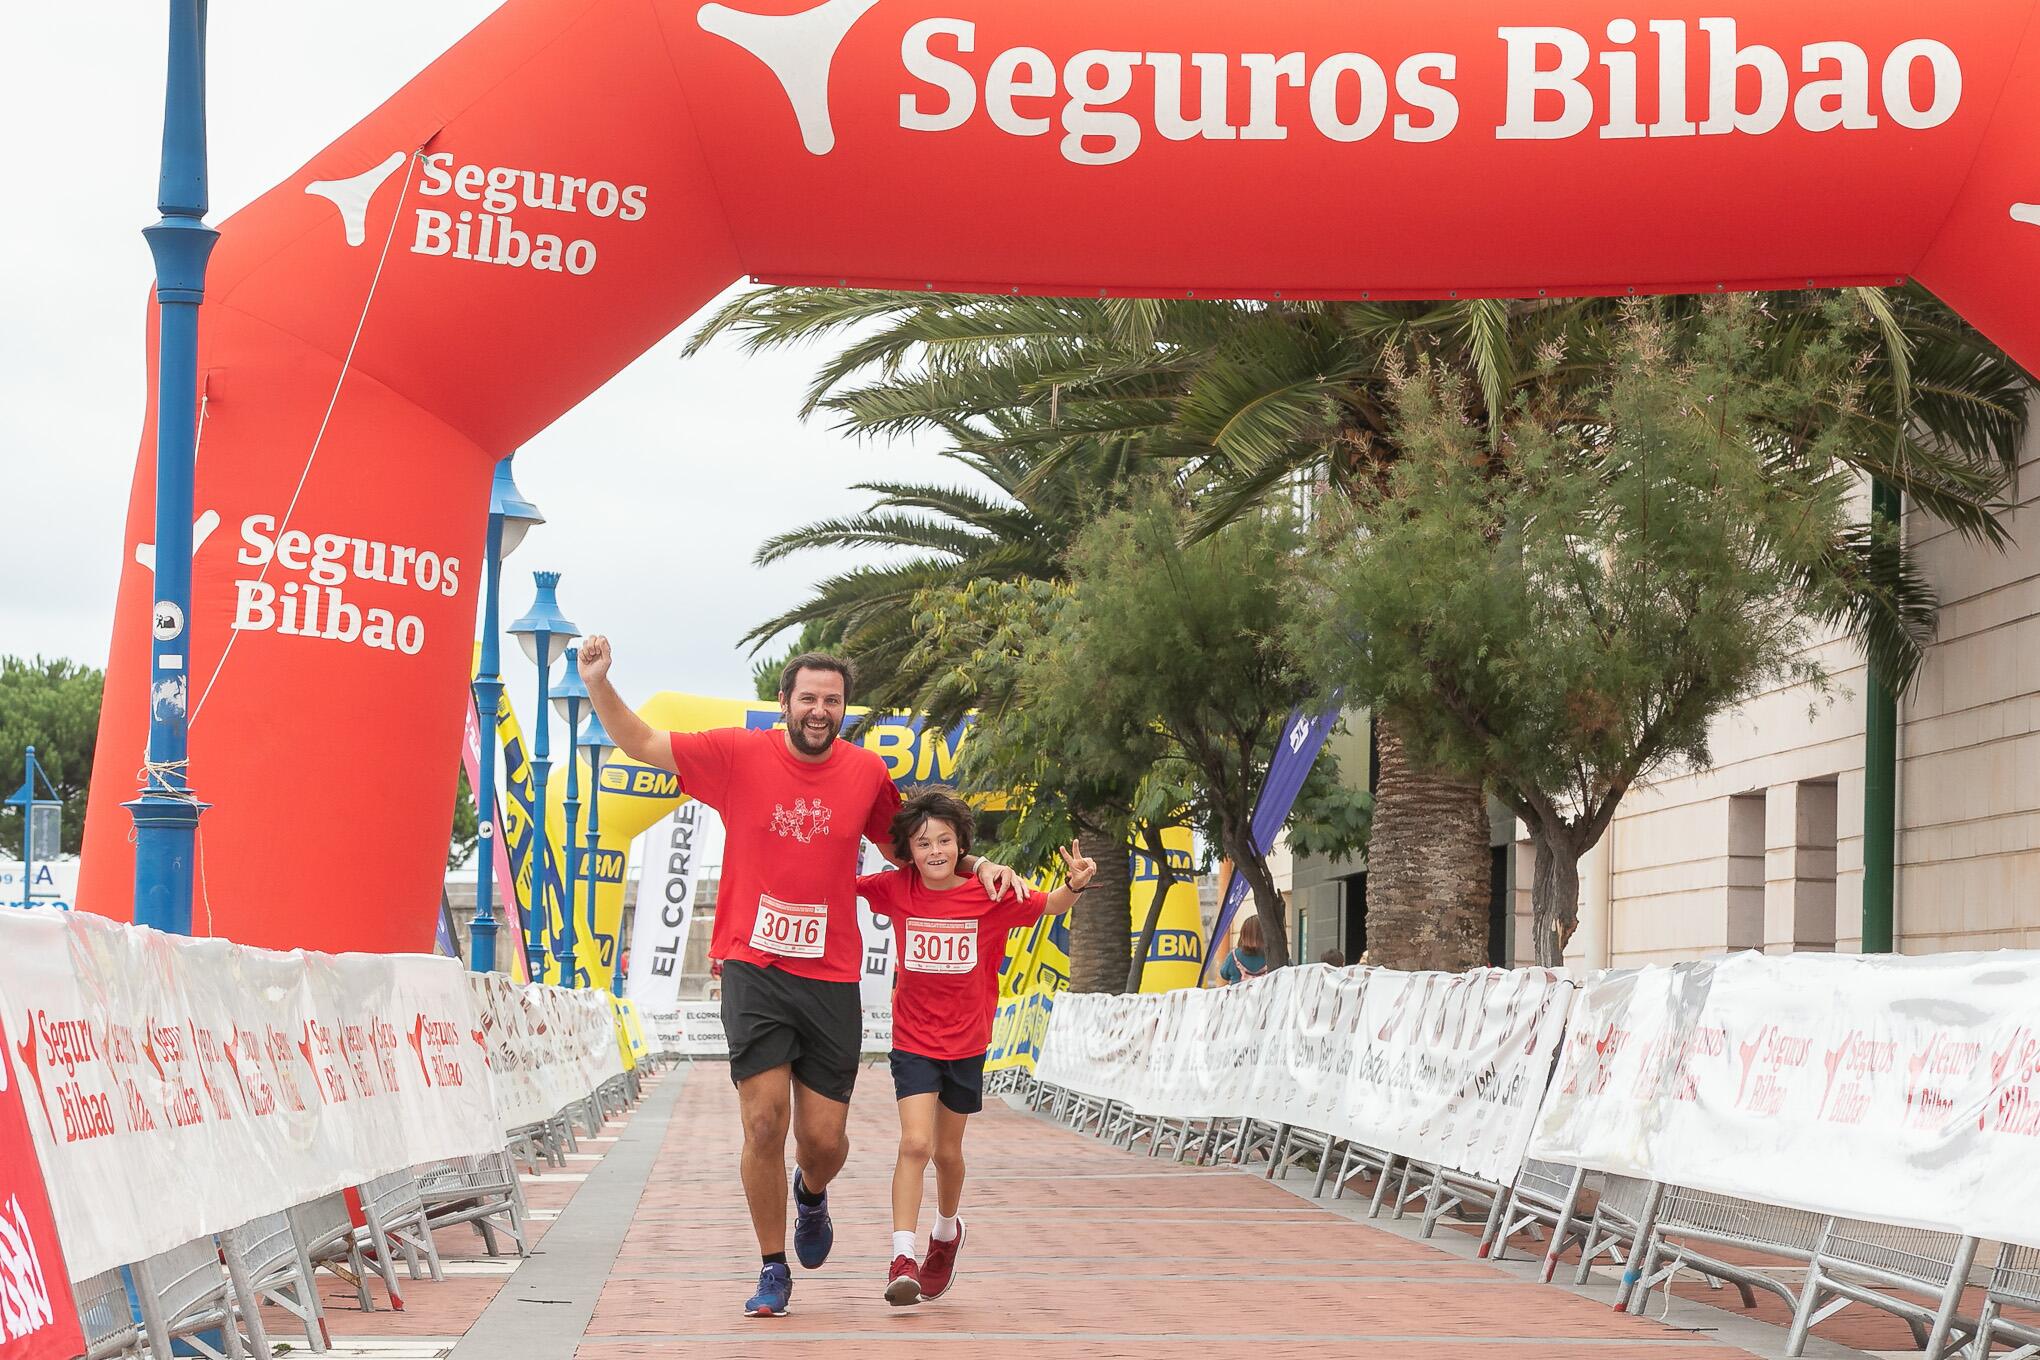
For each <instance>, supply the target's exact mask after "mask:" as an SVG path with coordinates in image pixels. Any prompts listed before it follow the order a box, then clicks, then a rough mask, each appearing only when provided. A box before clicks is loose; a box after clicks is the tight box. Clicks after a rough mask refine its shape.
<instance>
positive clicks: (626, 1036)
mask: <svg viewBox="0 0 2040 1360" xmlns="http://www.w3.org/2000/svg"><path fill="white" fill-rule="evenodd" d="M609 1008H610V1010H612V1011H613V1012H615V1014H616V1047H617V1051H618V1052H620V1053H621V1054H622V1055H623V1070H624V1071H626V1072H630V1071H634V1070H636V1068H637V1065H638V1064H639V1063H640V1062H642V1061H643V1060H644V1058H645V1056H646V1054H647V1053H649V1052H650V1051H651V1050H650V1049H649V1047H648V1046H647V1045H646V1044H645V1030H644V1025H643V1024H642V1023H641V1022H640V1021H639V1019H638V1009H637V1003H636V1002H635V1001H625V1000H623V999H622V998H621V997H616V996H612V997H610V998H609Z"/></svg>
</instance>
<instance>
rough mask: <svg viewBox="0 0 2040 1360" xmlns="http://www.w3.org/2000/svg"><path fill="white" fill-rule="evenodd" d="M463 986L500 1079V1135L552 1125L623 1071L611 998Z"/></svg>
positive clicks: (595, 991)
mask: <svg viewBox="0 0 2040 1360" xmlns="http://www.w3.org/2000/svg"><path fill="white" fill-rule="evenodd" d="M466 978H467V986H468V992H469V997H470V1003H471V1004H472V1006H473V1008H474V1014H475V1019H476V1024H477V1026H478V1027H479V1029H480V1031H481V1034H482V1036H483V1041H484V1043H485V1044H486V1046H487V1049H488V1053H489V1065H490V1067H491V1069H492V1071H493V1073H494V1077H495V1090H496V1108H497V1117H498V1125H499V1131H500V1134H501V1135H507V1134H508V1133H509V1132H510V1131H511V1130H513V1129H520V1128H524V1127H526V1126H528V1125H531V1124H536V1123H540V1122H542V1121H544V1120H547V1119H550V1118H552V1117H553V1116H554V1115H556V1114H558V1113H559V1112H560V1111H561V1110H563V1109H565V1108H566V1107H567V1106H568V1105H570V1104H572V1103H573V1102H575V1101H577V1100H585V1099H586V1098H587V1096H588V1093H589V1092H590V1091H593V1090H594V1089H595V1088H596V1087H597V1086H600V1085H601V1084H602V1083H603V1082H605V1081H607V1080H608V1079H609V1078H611V1077H613V1076H616V1075H618V1074H620V1073H621V1072H622V1071H623V1054H622V1052H621V1051H620V1050H619V1049H618V1048H617V1044H616V1020H615V1012H614V1011H613V1010H612V1009H611V1007H610V1004H609V993H607V992H605V991H603V990H601V989H599V988H581V989H579V990H570V989H568V988H565V987H551V986H546V985H545V984H543V983H532V982H512V981H511V980H510V979H509V978H507V977H505V976H504V975H503V974H501V973H468V974H466ZM502 1141H503V1140H502V1137H501V1136H499V1137H498V1139H497V1146H501V1145H502Z"/></svg>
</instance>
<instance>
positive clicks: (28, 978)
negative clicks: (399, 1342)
mask: <svg viewBox="0 0 2040 1360" xmlns="http://www.w3.org/2000/svg"><path fill="white" fill-rule="evenodd" d="M466 976H467V975H466V973H465V972H464V971H463V969H462V968H461V966H460V964H459V963H458V962H456V961H455V960H453V959H448V958H439V957H434V956H429V955H366V954H343V955H329V954H312V953H304V952H291V953H278V952H275V951H271V950H261V949H251V948H248V947H245V946H242V945H236V944H232V943H230V942H228V941H225V940H211V939H200V940H187V939H182V938H179V937H175V936H168V935H163V934H160V933H158V932H156V931H152V930H141V929H136V928H134V927H132V926H125V925H120V924H118V923H115V922H112V921H108V920H105V919H103V918H101V917H97V916H89V915H84V914H77V913H64V912H56V911H49V910H36V911H7V912H0V1010H4V1014H5V1015H6V1017H7V1023H8V1029H9V1031H10V1034H11V1035H12V1037H13V1042H12V1043H11V1044H10V1049H11V1051H10V1052H9V1053H8V1054H7V1055H6V1059H5V1060H6V1061H9V1062H11V1063H12V1064H13V1067H14V1071H15V1074H16V1076H17V1078H18V1079H19V1080H20V1082H21V1086H22V1089H23V1092H24V1095H25V1096H26V1097H27V1099H26V1102H25V1103H27V1104H28V1105H29V1107H30V1115H29V1125H30V1127H31V1129H32V1130H33V1132H34V1135H35V1140H36V1144H37V1148H38V1150H39V1152H40V1154H41V1157H42V1162H43V1167H44V1170H45V1173H46V1175H47V1178H48V1181H49V1186H50V1192H51V1199H52V1204H53V1207H54V1209H55V1212H56V1220H57V1226H58V1231H59V1234H60V1236H61V1238H62V1240H63V1245H64V1253H65V1256H66V1258H67V1260H68V1263H69V1266H70V1269H71V1271H72V1273H73V1274H74V1276H76V1277H79V1278H82V1277H84V1276H86V1275H90V1274H93V1273H96V1272H98V1271H101V1270H106V1269H108V1268H110V1267H112V1266H116V1265H121V1264H124V1263H127V1262H130V1261H134V1260H138V1259H140V1258H141V1257H144V1256H147V1255H150V1254H152V1253H155V1252H159V1251H164V1250H167V1249H168V1248H170V1247H173V1246H176V1245H178V1244H179V1243H182V1242H186V1241H189V1240H190V1239H192V1238H194V1237H197V1236H200V1235H202V1234H204V1233H209V1232H217V1231H220V1230H222V1229H224V1228H229V1227H233V1226H235V1225H236V1224H240V1223H244V1222H246V1221H247V1220H249V1219H251V1218H254V1217H257V1216H258V1215H261V1214H266V1213H273V1212H275V1211H276V1210H279V1209H282V1208H285V1207H287V1206H288V1205H291V1204H295V1203H298V1202H300V1201H303V1200H306V1199H309V1198H312V1197H314V1196H317V1195H321V1194H326V1193H329V1192H331V1191H334V1190H338V1189H340V1188H342V1187H344V1186H349V1185H355V1184H358V1183H360V1182H362V1181H364V1180H367V1179H369V1178H370V1177H372V1176H376V1175H381V1174H383V1173H385V1172H388V1171H391V1170H394V1169H396V1168H399V1167H404V1166H410V1165H413V1164H415V1163H419V1162H425V1161H431V1160H433V1159H436V1158H445V1157H455V1156H462V1155H466V1154H470V1153H481V1152H488V1151H491V1150H493V1149H495V1148H497V1147H500V1146H501V1144H502V1135H501V1127H500V1125H499V1123H498V1121H497V1116H496V1109H495V1103H494V1097H493V1093H492V1081H491V1077H490V1070H489V1063H488V1058H487V1051H486V1048H485V1046H484V1038H483V1035H482V1033H481V1030H480V1028H479V1027H478V1026H477V1025H476V1024H475V1016H474V1011H473V1009H472V1007H471V1006H470V1004H469V1000H468V988H467V983H466V981H465V978H466ZM611 1046H612V1048H613V1047H614V1044H613V1043H612V1045H611ZM31 1092H32V1093H33V1094H32V1095H31V1094H29V1093H31Z"/></svg>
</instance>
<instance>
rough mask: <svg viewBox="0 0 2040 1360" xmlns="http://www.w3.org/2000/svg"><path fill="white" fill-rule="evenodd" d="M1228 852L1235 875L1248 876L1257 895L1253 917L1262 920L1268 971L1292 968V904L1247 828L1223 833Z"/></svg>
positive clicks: (1262, 940)
mask: <svg viewBox="0 0 2040 1360" xmlns="http://www.w3.org/2000/svg"><path fill="white" fill-rule="evenodd" d="M1221 839H1223V840H1224V841H1225V852H1226V854H1228V855H1230V856H1231V857H1232V862H1233V872H1234V873H1236V874H1245V875H1246V877H1247V886H1248V887H1249V888H1251V889H1253V892H1254V914H1255V915H1256V916H1258V917H1260V918H1261V957H1262V958H1264V959H1266V960H1267V963H1268V967H1269V968H1270V969H1271V970H1273V969H1276V968H1287V967H1288V966H1289V904H1288V903H1286V902H1284V901H1283V900H1282V893H1281V891H1280V890H1279V889H1277V888H1276V886H1275V876H1274V875H1273V874H1271V873H1269V872H1268V861H1267V860H1266V859H1264V858H1262V857H1261V856H1260V855H1259V854H1257V853H1256V852H1255V850H1254V846H1253V837H1252V835H1251V833H1250V831H1249V829H1248V827H1247V826H1246V825H1245V824H1241V825H1239V826H1226V827H1223V828H1222V829H1221Z"/></svg>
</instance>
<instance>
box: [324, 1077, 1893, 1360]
mask: <svg viewBox="0 0 2040 1360" xmlns="http://www.w3.org/2000/svg"><path fill="white" fill-rule="evenodd" d="M889 1096H890V1089H889V1086H888V1084H887V1081H886V1073H885V1071H884V1068H883V1066H879V1067H875V1068H869V1069H867V1070H866V1071H865V1072H864V1074H863V1075H862V1077H861V1079H860V1081H859V1099H858V1100H857V1102H856V1103H855V1105H854V1106H853V1107H852V1116H851V1138H852V1150H851V1156H850V1163H849V1166H848V1167H847V1168H846V1170H845V1172H844V1174H843V1175H842V1177H841V1178H839V1179H838V1180H837V1182H836V1183H835V1186H834V1187H833V1190H832V1202H833V1209H834V1213H835V1218H836V1231H837V1238H836V1252H835V1255H834V1256H833V1257H832V1258H831V1260H830V1262H829V1264H828V1265H827V1266H826V1267H824V1268H823V1269H822V1270H820V1271H816V1272H809V1271H802V1270H798V1269H796V1271H795V1284H794V1295H793V1311H792V1314H791V1316H788V1317H785V1318H779V1319H772V1320H756V1321H754V1320H749V1319H746V1318H744V1317H743V1316H742V1313H741V1305H742V1302H743V1300H744V1298H745V1297H746V1296H747V1295H748V1294H749V1293H750V1292H751V1289H752V1287H753V1285H754V1283H755V1281H756V1278H757V1266H756V1261H757V1254H756V1246H755V1243H754V1242H753V1240H752V1237H751V1231H750V1223H749V1220H748V1218H747V1217H746V1216H745V1214H744V1209H743V1201H742V1197H741V1195H740V1193H739V1191H738V1188H737V1182H736V1161H737V1146H738V1128H737V1118H736V1100H735V1094H734V1092H733V1091H732V1089H731V1087H730V1084H729V1079H728V1074H727V1072H726V1070H725V1069H724V1068H723V1067H722V1066H721V1065H719V1064H701V1065H698V1066H694V1067H691V1068H682V1069H680V1070H679V1071H678V1072H676V1073H674V1074H672V1075H669V1076H666V1077H663V1078H660V1079H659V1080H658V1081H657V1082H656V1083H655V1084H654V1085H653V1086H652V1087H651V1088H650V1093H649V1094H648V1096H647V1099H646V1100H645V1102H644V1103H643V1104H642V1105H641V1106H640V1107H639V1108H638V1109H637V1110H636V1111H635V1112H634V1113H633V1115H632V1116H631V1118H630V1119H629V1120H628V1121H627V1122H625V1123H622V1124H618V1125H612V1126H611V1128H609V1129H608V1130H605V1133H607V1134H609V1135H611V1136H612V1137H613V1141H606V1142H604V1143H601V1144H597V1145H595V1147H594V1148H593V1149H591V1151H597V1152H601V1153H604V1154H605V1155H604V1156H602V1158H601V1159H600V1160H599V1161H591V1162H588V1163H583V1164H577V1166H576V1168H575V1170H577V1171H578V1170H579V1169H580V1167H581V1166H583V1165H585V1166H587V1167H588V1168H589V1170H588V1174H587V1175H586V1178H585V1179H584V1180H576V1181H562V1180H561V1179H560V1178H559V1177H557V1176H543V1177H540V1178H539V1180H538V1182H537V1184H536V1185H535V1186H532V1187H530V1188H531V1194H532V1197H533V1201H534V1204H535V1205H537V1206H548V1207H556V1208H558V1210H559V1217H558V1219H557V1221H555V1222H553V1223H551V1224H550V1225H548V1226H547V1230H546V1233H545V1236H544V1238H543V1239H542V1241H541V1243H540V1245H539V1248H538V1250H537V1252H536V1253H535V1254H534V1256H533V1258H532V1259H531V1260H530V1261H529V1262H527V1263H525V1264H524V1265H523V1267H522V1268H521V1269H520V1270H519V1271H518V1272H517V1274H515V1275H514V1276H511V1275H508V1274H504V1273H496V1274H484V1275H478V1276H468V1275H459V1274H456V1276H455V1278H453V1279H451V1280H449V1282H448V1283H447V1284H445V1285H432V1284H429V1283H421V1284H419V1285H416V1286H414V1287H412V1289H411V1291H410V1292H411V1308H410V1309H409V1311H407V1312H406V1313H404V1314H401V1315H399V1314H392V1313H389V1312H376V1313H371V1314H366V1315H364V1314H362V1313H360V1312H359V1311H357V1310H356V1309H355V1308H354V1306H353V1304H352V1301H351V1296H347V1298H346V1300H344V1301H343V1300H342V1299H341V1298H340V1297H339V1296H337V1295H335V1294H333V1293H331V1292H330V1291H329V1293H328V1298H329V1300H331V1301H332V1302H333V1303H334V1304H335V1305H337V1307H336V1309H335V1312H334V1315H333V1322H332V1330H333V1332H334V1333H335V1339H336V1341H338V1342H339V1343H340V1344H341V1346H342V1348H343V1353H345V1352H352V1353H354V1354H358V1355H366V1356H380V1357H385V1358H386V1360H410V1357H414V1356H415V1357H428V1356H448V1355H450V1356H451V1360H512V1357H515V1360H637V1357H650V1356H661V1357H675V1358H676V1360H694V1358H699V1360H709V1358H710V1357H713V1358H714V1360H750V1358H752V1357H759V1358H770V1360H795V1358H796V1357H809V1356H812V1357H817V1358H818V1360H867V1358H869V1360H877V1358H878V1357H888V1360H890V1358H891V1357H897V1356H899V1355H901V1354H903V1353H905V1351H904V1348H905V1347H907V1346H911V1345H913V1344H914V1343H915V1342H921V1343H925V1345H926V1347H927V1349H926V1352H925V1353H927V1354H930V1355H939V1356H940V1357H941V1360H976V1358H977V1357H994V1356H996V1357H999V1358H1000V1360H1011V1358H1012V1357H1015V1356H1025V1357H1043V1358H1044V1360H1065V1358H1067V1360H1076V1358H1077V1357H1084V1358H1085V1360H1093V1358H1098V1360H1103V1358H1107V1357H1143V1358H1144V1357H1156V1358H1157V1360H1159V1357H1164V1356H1180V1355H1182V1354H1185V1353H1186V1352H1187V1351H1188V1349H1189V1348H1191V1347H1198V1348H1213V1349H1210V1350H1209V1351H1208V1353H1210V1354H1214V1355H1218V1356H1229V1355H1235V1354H1246V1353H1249V1351H1250V1352H1251V1354H1252V1355H1253V1356H1255V1357H1256V1360H1317V1358H1318V1357H1324V1358H1325V1360H1330V1357H1335V1356H1336V1357H1341V1358H1342V1360H1343V1358H1345V1357H1352V1356H1355V1355H1364V1356H1368V1357H1381V1358H1383V1360H1447V1358H1448V1357H1450V1360H1464V1358H1465V1357H1489V1356H1492V1357H1495V1358H1496V1360H1504V1358H1505V1357H1506V1358H1507V1360H1561V1358H1563V1360H1738V1358H1746V1357H1749V1356H1753V1355H1754V1356H1762V1357H1770V1356H1777V1355H1781V1354H1782V1349H1783V1342H1784V1334H1783V1332H1782V1331H1779V1330H1777V1329H1776V1328H1774V1327H1771V1326H1768V1325H1765V1324H1763V1323H1761V1322H1758V1321H1756V1320H1754V1319H1751V1318H1747V1317H1743V1316H1741V1315H1740V1314H1739V1313H1737V1312H1734V1311H1729V1310H1717V1309H1715V1308H1711V1307H1706V1306H1702V1305H1699V1304H1697V1303H1694V1302H1689V1301H1686V1300H1684V1299H1681V1300H1678V1301H1675V1302H1674V1304H1673V1305H1672V1309H1671V1311H1670V1314H1669V1317H1668V1319H1667V1320H1665V1321H1660V1320H1659V1318H1658V1317H1657V1316H1656V1314H1657V1311H1658V1310H1657V1308H1655V1307H1654V1308H1653V1310H1652V1313H1653V1316H1651V1317H1650V1318H1647V1319H1646V1318H1634V1317H1628V1316H1624V1315H1621V1314H1617V1313H1614V1312H1613V1311H1611V1310H1610V1308H1609V1307H1608V1305H1607V1302H1606V1299H1607V1297H1608V1296H1609V1293H1610V1292H1611V1291H1610V1290H1609V1288H1608V1286H1607V1285H1605V1284H1597V1285H1593V1286H1589V1288H1588V1289H1587V1290H1585V1291H1572V1290H1569V1289H1565V1288H1560V1287H1551V1286H1545V1285H1540V1284H1538V1283H1536V1282H1535V1280H1534V1278H1532V1271H1531V1268H1530V1267H1529V1266H1528V1265H1526V1264H1518V1263H1514V1262H1505V1263H1501V1264H1494V1263H1488V1262H1482V1261H1476V1260H1473V1259H1472V1252H1473V1243H1472V1238H1471V1235H1470V1234H1468V1233H1466V1232H1459V1231H1451V1230H1446V1231H1441V1233H1440V1235H1439V1238H1438V1239H1437V1240H1436V1241H1434V1242H1422V1241H1418V1240H1416V1239H1415V1237H1414V1229H1415V1224H1414V1222H1411V1223H1408V1224H1388V1223H1368V1222H1366V1221H1365V1219H1364V1213H1365V1201H1364V1200H1361V1201H1358V1202H1356V1201H1354V1200H1352V1199H1347V1200H1342V1201H1335V1202H1332V1203H1328V1204H1320V1203H1316V1202H1313V1201H1310V1200H1309V1199H1308V1198H1307V1197H1306V1196H1307V1192H1308V1189H1309V1181H1308V1178H1304V1179H1303V1180H1301V1181H1300V1182H1298V1183H1296V1184H1294V1185H1290V1184H1282V1183H1271V1182H1269V1181H1267V1180H1265V1179H1264V1178H1262V1177H1261V1176H1260V1175H1258V1174H1252V1173H1247V1172H1242V1171H1238V1170H1235V1169H1233V1168H1230V1167H1226V1168H1208V1169H1198V1168H1193V1167H1183V1166H1176V1165H1174V1164H1172V1163H1169V1162H1166V1161H1154V1160H1150V1159H1149V1158H1147V1157H1145V1156H1143V1155H1138V1154H1128V1153H1126V1152H1123V1151H1120V1150H1118V1149H1116V1148H1111V1147H1107V1146H1105V1145H1104V1144H1102V1143H1100V1142H1099V1141H1097V1140H1096V1139H1093V1138H1090V1137H1085V1136H1080V1135H1078V1134H1075V1133H1072V1132H1070V1131H1068V1130H1067V1129H1064V1128H1061V1127H1059V1126H1057V1125H1054V1124H1051V1123H1049V1122H1047V1121H1046V1120H1044V1119H1042V1118H1039V1117H1037V1116H1035V1115H1032V1114H1029V1113H1027V1112H1025V1111H1020V1110H1014V1109H1010V1108H1007V1107H1006V1106H1005V1105H1003V1104H1001V1103H998V1102H994V1104H993V1107H992V1108H990V1109H988V1110H987V1111H986V1113H985V1114H984V1115H983V1116H980V1117H979V1118H978V1119H975V1120H973V1121H972V1131H971V1136H970V1141H969V1144H968V1152H969V1155H970V1158H971V1182H970V1189H969V1191H968V1192H967V1194H966V1197H965V1203H964V1216H965V1218H966V1220H967V1221H968V1222H969V1223H970V1227H971V1237H970V1244H969V1246H968V1247H967V1248H966V1251H965V1255H964V1257H963V1260H962V1263H961V1270H960V1272H959V1275H958V1279H957V1283H956V1285H955V1287H954V1288H953V1289H952V1291H951V1292H950V1294H949V1295H948V1296H947V1297H945V1298H943V1299H940V1300H936V1301H934V1302H932V1303H927V1304H923V1305H921V1306H919V1307H916V1308H909V1309H895V1308H891V1307H888V1306H887V1304H886V1303H885V1300H884V1299H883V1298H882V1297H881V1289H882V1286H883V1279H884V1270H885V1265H886V1261H887V1253H888V1250H889V1232H890V1224H889V1221H888V1219H889V1212H888V1210H887V1207H886V1206H887V1202H888V1201H887V1193H888V1186H889V1183H890V1177H891V1171H892V1152H893V1147H894V1144H895V1141H896V1138H897V1125H896V1122H895V1117H894V1113H893V1108H892V1102H891V1100H890V1098H889ZM457 1234H458V1230H456V1234H455V1235H450V1236H448V1237H446V1238H443V1239H442V1242H443V1243H444V1244H445V1245H446V1246H447V1247H448V1248H450V1249H452V1250H453V1251H455V1252H457V1253H460V1254H464V1255H468V1256H472V1255H473V1254H474V1248H475V1246H476V1244H475V1243H474V1242H473V1240H472V1235H470V1236H469V1238H467V1239H462V1238H460V1237H459V1236H458V1235H457ZM485 1269H494V1268H487V1267H485ZM456 1270H458V1267H456ZM1681 1292H1684V1291H1681ZM1701 1292H1703V1293H1704V1290H1703V1291H1701ZM1729 1298H1730V1299H1732V1298H1733V1296H1732V1295H1730V1296H1729ZM1855 1311H1856V1310H1851V1312H1852V1313H1853V1312H1855ZM1845 1316H1846V1315H1845ZM393 1333H398V1334H405V1335H406V1336H407V1337H408V1339H404V1337H402V1336H399V1335H393ZM1877 1335H1878V1340H1877V1341H1874V1342H1859V1344H1881V1343H1882V1342H1881V1338H1883V1337H1884V1336H1886V1335H1887V1333H1883V1332H1879V1333H1878V1334H1877ZM1903 1338H1904V1329H1903V1327H1898V1328H1897V1334H1896V1336H1895V1337H1892V1338H1891V1339H1890V1340H1889V1343H1888V1344H1890V1345H1891V1346H1892V1347H1894V1348H1900V1347H1903V1346H1904V1345H1905V1344H1906V1343H1905V1341H1904V1339H1903ZM1852 1339H1853V1338H1852ZM1807 1354H1808V1355H1809V1356H1811V1357H1815V1360H1822V1357H1825V1358H1826V1360H1835V1358H1836V1357H1860V1356H1861V1355H1862V1354H1863V1352H1859V1351H1853V1350H1848V1349H1845V1348H1843V1347H1842V1346H1839V1345H1836V1344H1834V1342H1832V1341H1826V1340H1816V1342H1815V1344H1814V1345H1813V1346H1812V1347H1811V1348H1810V1349H1809V1350H1808V1352H1807Z"/></svg>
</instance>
